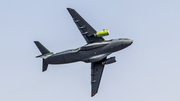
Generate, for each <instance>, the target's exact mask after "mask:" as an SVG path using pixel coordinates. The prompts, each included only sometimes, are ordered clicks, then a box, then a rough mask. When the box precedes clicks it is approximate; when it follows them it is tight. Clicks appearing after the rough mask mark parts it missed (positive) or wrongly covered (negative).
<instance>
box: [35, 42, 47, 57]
mask: <svg viewBox="0 0 180 101" xmlns="http://www.w3.org/2000/svg"><path fill="white" fill-rule="evenodd" d="M34 43H35V44H36V46H37V47H38V49H39V50H40V52H41V53H42V55H44V54H47V53H50V51H49V50H48V49H47V48H46V47H44V46H43V45H42V44H41V43H40V42H39V41H34Z"/></svg>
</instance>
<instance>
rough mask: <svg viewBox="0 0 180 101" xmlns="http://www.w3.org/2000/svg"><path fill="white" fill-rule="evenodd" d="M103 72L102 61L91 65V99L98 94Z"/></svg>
mask: <svg viewBox="0 0 180 101" xmlns="http://www.w3.org/2000/svg"><path fill="white" fill-rule="evenodd" d="M103 70H104V65H102V61H100V62H92V63H91V97H93V96H94V95H95V94H96V93H97V92H98V89H99V85H100V81H101V77H102V74H103Z"/></svg>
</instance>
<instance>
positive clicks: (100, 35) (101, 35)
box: [94, 29, 109, 37]
mask: <svg viewBox="0 0 180 101" xmlns="http://www.w3.org/2000/svg"><path fill="white" fill-rule="evenodd" d="M107 35H109V30H106V29H104V30H102V31H100V32H97V33H96V34H94V36H95V37H103V36H107Z"/></svg>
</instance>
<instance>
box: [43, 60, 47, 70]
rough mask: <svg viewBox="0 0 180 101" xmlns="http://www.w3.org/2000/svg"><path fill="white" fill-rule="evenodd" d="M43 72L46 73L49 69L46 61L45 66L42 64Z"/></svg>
mask: <svg viewBox="0 0 180 101" xmlns="http://www.w3.org/2000/svg"><path fill="white" fill-rule="evenodd" d="M42 65H43V66H42V72H44V71H46V70H47V68H48V64H47V63H46V62H45V59H43V64H42Z"/></svg>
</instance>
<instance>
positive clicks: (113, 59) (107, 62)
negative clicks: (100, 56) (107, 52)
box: [102, 57, 116, 65]
mask: <svg viewBox="0 0 180 101" xmlns="http://www.w3.org/2000/svg"><path fill="white" fill-rule="evenodd" d="M114 62H116V57H110V58H108V59H106V60H105V61H104V62H102V64H103V65H105V64H111V63H114Z"/></svg>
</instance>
